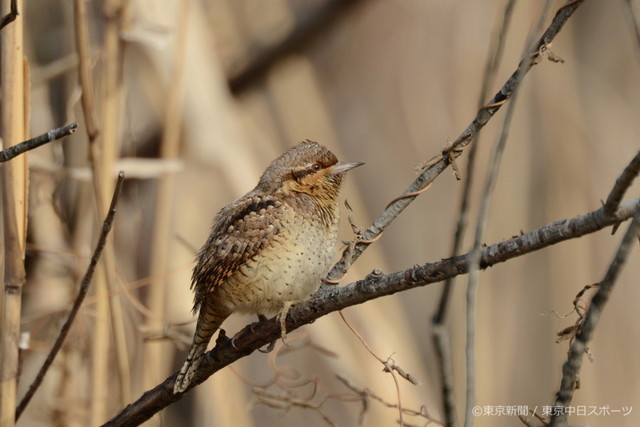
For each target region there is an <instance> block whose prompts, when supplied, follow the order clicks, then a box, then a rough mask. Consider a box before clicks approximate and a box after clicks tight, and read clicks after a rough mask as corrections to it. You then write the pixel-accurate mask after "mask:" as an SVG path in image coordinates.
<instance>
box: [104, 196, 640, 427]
mask: <svg viewBox="0 0 640 427" xmlns="http://www.w3.org/2000/svg"><path fill="white" fill-rule="evenodd" d="M638 202H640V199H633V200H629V201H626V202H623V203H621V204H620V206H619V207H618V209H617V210H616V212H615V213H614V214H612V215H607V214H606V213H605V212H604V208H602V207H601V208H600V209H597V210H595V211H592V212H589V213H586V214H582V215H578V216H576V217H574V218H569V219H563V220H559V221H555V222H552V223H550V224H548V225H545V226H543V227H540V228H538V229H536V230H533V231H530V232H528V233H524V234H522V235H519V236H516V237H513V238H511V239H509V240H505V241H503V242H500V243H495V244H493V245H491V246H487V247H484V248H482V251H481V256H480V268H483V269H484V268H488V267H491V266H493V265H495V264H497V263H501V262H505V261H507V260H510V259H512V258H515V257H518V256H522V255H525V254H528V253H530V252H533V251H537V250H540V249H542V248H545V247H548V246H551V245H554V244H556V243H559V242H563V241H566V240H570V239H574V238H578V237H581V236H584V235H586V234H590V233H594V232H596V231H598V230H601V229H603V228H605V227H608V226H611V225H613V224H617V223H619V222H621V221H625V220H626V219H628V218H630V217H631V216H632V215H633V214H634V212H635V209H636V206H637V204H638ZM468 258H469V255H468V254H467V255H460V256H457V257H452V258H447V259H443V260H441V261H437V262H434V263H429V264H425V265H420V266H416V267H413V268H410V269H407V270H404V271H399V272H396V273H391V274H382V273H379V272H377V271H375V272H374V273H372V274H369V275H368V276H367V277H365V278H364V279H362V280H359V281H357V282H353V283H350V284H348V285H345V286H342V287H335V286H326V287H323V288H321V289H320V291H318V293H317V294H315V295H314V296H313V297H312V298H311V299H310V300H308V301H306V302H304V303H301V304H297V305H295V306H293V307H292V309H291V311H290V312H289V316H288V317H287V330H288V331H292V330H294V329H297V328H299V327H301V326H303V325H305V324H308V323H311V322H313V321H315V320H316V319H318V318H320V317H322V316H325V315H327V314H329V313H332V312H334V311H338V310H342V309H344V308H347V307H350V306H353V305H356V304H362V303H364V302H366V301H369V300H372V299H375V298H379V297H382V296H385V295H391V294H395V293H397V292H402V291H405V290H407V289H412V288H416V287H419V286H426V285H428V284H430V283H436V282H440V281H442V280H445V279H447V278H449V277H454V276H458V275H460V274H465V273H467V271H468V268H469V263H468ZM278 337H280V325H279V323H278V322H277V321H276V320H275V319H271V320H269V321H265V322H260V323H258V324H253V325H248V326H247V327H245V328H244V329H242V331H240V333H238V334H237V335H236V338H235V340H234V345H232V344H231V340H230V339H229V338H227V337H226V336H223V337H219V338H218V341H217V343H216V347H215V348H214V349H212V350H211V351H209V352H208V353H206V355H205V356H204V358H203V362H202V365H201V367H200V369H199V371H198V374H197V375H196V377H195V378H194V380H193V382H192V387H193V386H196V385H197V384H200V383H202V382H203V381H205V380H206V379H207V378H209V377H210V376H211V375H213V374H215V373H216V372H217V371H219V370H220V369H222V368H224V367H225V366H228V365H229V364H231V363H233V362H235V361H236V360H238V359H240V358H242V357H244V356H247V355H248V354H251V353H253V352H254V351H255V350H257V349H259V348H261V347H263V346H265V345H267V344H269V343H270V342H272V341H274V340H276V339H277V338H278ZM176 375H177V373H174V374H173V375H171V376H169V377H168V378H167V379H165V380H164V381H163V382H162V383H161V384H159V385H157V386H156V387H155V388H153V389H151V390H149V391H147V392H146V393H144V394H143V395H142V396H141V397H140V398H139V399H138V400H137V401H135V402H133V403H131V404H130V405H128V406H127V407H126V408H124V409H123V410H122V411H121V412H120V413H119V414H117V415H116V416H114V417H113V418H112V419H111V420H109V421H108V422H107V423H106V424H105V426H111V427H113V426H125V425H126V426H131V425H138V424H140V423H142V422H144V421H145V420H147V419H149V418H151V417H152V416H153V415H154V414H155V413H157V412H159V411H160V410H162V409H163V408H165V407H166V406H168V405H170V404H171V403H173V402H175V401H177V400H179V399H180V398H182V396H183V395H184V393H178V394H174V393H173V383H174V381H175V378H176Z"/></svg>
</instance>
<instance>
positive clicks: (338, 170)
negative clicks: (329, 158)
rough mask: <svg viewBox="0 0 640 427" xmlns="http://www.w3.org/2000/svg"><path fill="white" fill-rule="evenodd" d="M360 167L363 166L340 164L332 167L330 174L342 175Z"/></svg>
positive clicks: (356, 163)
mask: <svg viewBox="0 0 640 427" xmlns="http://www.w3.org/2000/svg"><path fill="white" fill-rule="evenodd" d="M362 165H364V163H362V162H340V163H337V164H335V165H333V167H332V168H331V173H335V174H337V173H343V172H346V171H348V170H351V169H353V168H357V167H358V166H362Z"/></svg>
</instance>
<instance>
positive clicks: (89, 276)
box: [16, 172, 124, 420]
mask: <svg viewBox="0 0 640 427" xmlns="http://www.w3.org/2000/svg"><path fill="white" fill-rule="evenodd" d="M123 182H124V173H123V172H120V173H119V174H118V180H117V182H116V186H115V190H114V192H113V196H112V198H111V206H109V212H108V213H107V216H106V218H105V220H104V222H103V223H102V231H101V232H100V237H99V238H98V243H97V244H96V248H95V250H94V252H93V256H92V257H91V261H90V262H89V266H88V267H87V271H86V272H85V274H84V277H83V278H82V281H81V282H80V290H79V291H78V295H77V296H76V299H75V301H74V302H73V306H72V307H71V311H70V312H69V317H67V320H66V321H65V322H64V325H62V329H61V330H60V334H59V335H58V337H57V338H56V341H55V342H54V344H53V347H51V351H50V352H49V355H48V356H47V358H46V359H45V361H44V363H43V364H42V367H41V368H40V371H38V374H37V375H36V378H35V379H34V380H33V382H32V383H31V385H30V386H29V390H27V393H26V394H25V395H24V397H23V398H22V400H21V401H20V404H19V405H18V407H17V408H16V420H18V418H20V415H21V414H22V413H23V412H24V410H25V408H26V407H27V405H28V404H29V401H30V400H31V398H32V397H33V395H34V394H35V392H36V390H37V389H38V387H39V386H40V384H42V380H44V376H45V375H46V374H47V371H48V370H49V368H50V367H51V365H52V364H53V361H54V359H55V358H56V356H57V355H58V352H59V351H60V349H61V348H62V344H63V343H64V340H65V339H66V338H67V335H68V334H69V330H70V329H71V325H72V324H73V321H74V320H75V318H76V316H77V314H78V311H80V306H81V305H82V302H83V301H84V298H85V297H86V296H87V292H88V291H89V285H90V284H91V281H92V280H93V273H94V271H95V269H96V266H97V265H98V260H99V259H100V255H102V250H103V249H104V247H105V244H106V242H107V236H108V235H109V231H111V226H112V225H113V219H114V217H115V214H116V207H117V205H118V197H119V196H120V192H121V190H122V184H123Z"/></svg>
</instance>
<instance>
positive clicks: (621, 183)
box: [604, 151, 640, 213]
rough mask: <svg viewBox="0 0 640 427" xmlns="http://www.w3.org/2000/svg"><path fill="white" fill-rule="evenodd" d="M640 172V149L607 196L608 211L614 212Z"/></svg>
mask: <svg viewBox="0 0 640 427" xmlns="http://www.w3.org/2000/svg"><path fill="white" fill-rule="evenodd" d="M639 173H640V151H639V152H638V154H636V155H635V157H634V158H633V160H631V162H629V164H628V165H627V167H626V168H624V170H623V171H622V173H621V174H620V176H619V177H618V179H616V183H615V185H614V186H613V189H612V190H611V192H610V193H609V197H607V201H606V203H605V204H604V210H605V212H607V213H612V212H614V211H615V210H616V209H617V208H618V205H619V204H620V200H622V198H623V197H624V193H625V192H626V191H627V189H628V188H629V187H631V184H632V183H633V180H634V179H635V178H636V176H638V174H639Z"/></svg>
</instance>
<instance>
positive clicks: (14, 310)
mask: <svg viewBox="0 0 640 427" xmlns="http://www.w3.org/2000/svg"><path fill="white" fill-rule="evenodd" d="M12 6H14V8H15V7H17V8H18V9H21V8H22V3H21V2H16V4H14V5H11V4H9V3H8V1H6V0H5V1H3V2H2V14H3V15H4V14H5V13H10V12H11V10H10V9H11V7H12ZM22 34H23V20H22V19H15V20H14V21H13V25H11V26H7V27H6V28H4V30H3V32H2V37H1V39H2V52H1V55H2V57H1V61H0V62H1V63H2V68H1V70H0V74H1V77H0V79H1V83H0V85H1V87H2V101H1V102H2V105H1V109H2V113H1V125H2V140H3V144H4V146H6V147H10V146H13V145H15V144H18V143H19V142H21V141H23V140H24V139H25V129H26V126H27V125H26V123H25V105H24V101H25V96H26V95H25V81H24V58H23V56H22V53H23V52H24V46H23V37H22ZM27 174H28V168H27V156H20V157H18V158H16V159H14V160H12V161H11V162H7V163H6V164H5V165H4V166H3V170H2V175H3V186H4V189H3V192H2V203H3V223H4V294H3V301H2V303H3V306H2V328H1V332H2V338H1V340H2V341H1V345H2V347H1V353H0V360H2V364H1V365H0V424H1V425H2V426H13V425H14V423H15V419H14V414H13V412H14V410H15V402H16V390H17V383H18V375H19V348H18V341H19V337H20V314H21V306H22V287H23V285H24V283H25V281H26V276H25V270H24V249H25V244H26V227H27V197H28V196H27V180H28V175H27ZM12 407H13V410H12Z"/></svg>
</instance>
